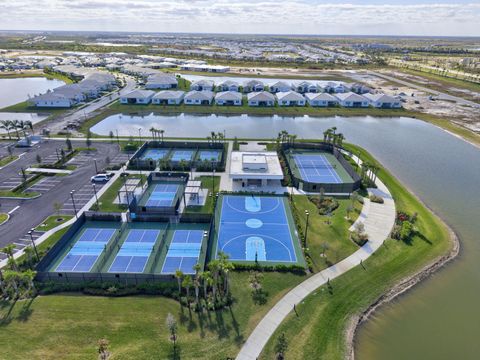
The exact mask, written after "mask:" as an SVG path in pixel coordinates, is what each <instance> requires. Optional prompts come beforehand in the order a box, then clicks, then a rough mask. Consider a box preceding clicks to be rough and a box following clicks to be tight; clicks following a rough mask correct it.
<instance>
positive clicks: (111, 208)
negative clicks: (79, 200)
mask: <svg viewBox="0 0 480 360" xmlns="http://www.w3.org/2000/svg"><path fill="white" fill-rule="evenodd" d="M132 178H140V175H130V176H124V177H120V178H118V179H117V180H116V181H115V182H114V183H113V184H112V185H110V187H109V188H108V189H107V191H105V193H104V194H103V195H102V196H101V197H99V198H98V203H99V209H98V211H105V212H124V211H126V209H127V206H126V205H124V204H115V203H114V201H115V199H116V198H117V197H118V191H119V190H120V188H121V187H122V186H123V185H124V184H125V182H126V181H127V179H132ZM142 178H143V181H146V176H145V175H142ZM90 210H96V205H95V204H94V205H93V206H92V207H91V208H90Z"/></svg>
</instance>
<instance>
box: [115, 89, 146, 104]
mask: <svg viewBox="0 0 480 360" xmlns="http://www.w3.org/2000/svg"><path fill="white" fill-rule="evenodd" d="M154 95H155V92H154V91H151V90H134V91H132V92H130V93H128V94H126V95H123V96H121V97H120V103H122V104H142V105H145V104H149V103H150V101H151V100H152V97H153V96H154Z"/></svg>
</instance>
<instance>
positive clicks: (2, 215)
mask: <svg viewBox="0 0 480 360" xmlns="http://www.w3.org/2000/svg"><path fill="white" fill-rule="evenodd" d="M7 219H8V215H7V214H5V213H0V225H1V224H3V223H4V222H5V221H7Z"/></svg>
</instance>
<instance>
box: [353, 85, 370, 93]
mask: <svg viewBox="0 0 480 360" xmlns="http://www.w3.org/2000/svg"><path fill="white" fill-rule="evenodd" d="M350 91H351V92H354V93H355V94H360V95H362V94H366V93H369V92H370V91H372V88H370V87H368V86H367V85H363V84H359V83H355V84H353V85H352V86H350Z"/></svg>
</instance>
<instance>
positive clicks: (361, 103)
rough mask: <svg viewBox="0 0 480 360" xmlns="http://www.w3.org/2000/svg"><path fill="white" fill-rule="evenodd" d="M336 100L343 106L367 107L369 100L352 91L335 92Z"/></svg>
mask: <svg viewBox="0 0 480 360" xmlns="http://www.w3.org/2000/svg"><path fill="white" fill-rule="evenodd" d="M335 97H336V98H337V99H338V102H339V103H340V105H341V106H343V107H350V108H352V107H354V108H359V107H368V105H369V103H370V101H369V100H368V99H367V98H365V97H364V96H362V95H358V94H355V93H353V92H348V93H341V94H335Z"/></svg>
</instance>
